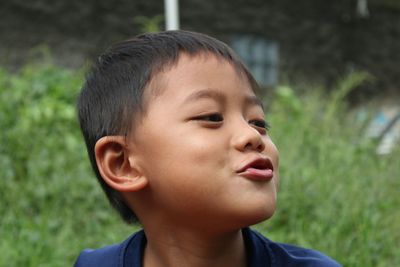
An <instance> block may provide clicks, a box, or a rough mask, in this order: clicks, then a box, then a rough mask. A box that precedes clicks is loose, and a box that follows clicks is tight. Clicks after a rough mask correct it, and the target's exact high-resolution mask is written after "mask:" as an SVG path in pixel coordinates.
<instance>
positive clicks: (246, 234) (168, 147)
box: [75, 31, 339, 267]
mask: <svg viewBox="0 0 400 267" xmlns="http://www.w3.org/2000/svg"><path fill="white" fill-rule="evenodd" d="M257 90H258V87H257V83H256V82H255V80H254V78H253V77H252V75H251V74H250V73H249V72H248V70H247V68H246V67H245V66H244V65H243V64H242V62H241V61H240V60H239V59H238V57H237V56H236V55H235V54H234V52H233V51H232V50H231V49H230V48H229V47H227V46H226V45H225V44H223V43H222V42H220V41H217V40H215V39H213V38H211V37H209V36H206V35H202V34H199V33H193V32H186V31H169V32H162V33H156V34H144V35H140V36H137V37H135V38H133V39H131V40H128V41H125V42H122V43H119V44H117V45H115V46H113V47H111V48H110V49H109V51H107V52H106V53H105V54H104V55H102V56H101V57H100V58H99V60H98V62H97V64H96V65H95V66H94V67H93V69H92V71H91V72H90V74H89V75H88V77H87V80H86V83H85V85H84V87H83V90H82V92H81V95H80V97H79V100H78V112H79V119H80V125H81V128H82V132H83V135H84V137H85V141H86V144H87V148H88V152H89V157H90V159H91V163H92V166H93V168H94V170H95V173H96V175H97V178H98V180H99V182H100V184H101V185H102V187H103V189H104V191H105V193H106V194H107V197H108V199H109V201H110V202H111V204H112V205H113V206H114V207H115V208H116V209H117V211H118V212H119V213H120V215H121V216H122V218H123V219H124V220H125V221H126V222H128V223H132V222H135V221H139V222H140V223H141V224H142V225H143V230H142V231H139V232H138V233H135V234H133V235H132V236H131V237H129V238H128V239H127V240H125V241H124V242H122V243H120V244H116V245H113V246H108V247H104V248H101V249H98V250H85V251H83V252H82V253H81V255H80V256H79V258H78V259H77V262H76V264H75V266H77V267H80V266H96V267H99V266H121V267H122V266H124V267H128V266H129V267H133V266H135V267H138V266H144V267H158V266H178V267H179V266H189V267H197V266H207V267H212V266H219V267H224V266H226V267H232V266H237V267H245V266H251V267H256V266H339V265H338V264H337V263H336V262H334V261H333V260H331V259H330V258H328V257H327V256H325V255H323V254H321V253H319V252H316V251H313V250H308V249H303V248H299V247H295V246H291V245H286V244H279V243H274V242H272V241H270V240H268V239H266V238H265V237H263V236H262V235H260V234H259V233H257V232H254V231H252V230H250V229H249V228H248V226H250V225H253V224H256V223H259V222H261V221H264V220H266V219H268V218H270V217H271V216H272V214H273V213H274V211H275V203H276V192H277V186H278V182H279V174H278V151H277V149H276V147H275V146H274V144H273V143H272V141H271V139H270V138H269V136H268V124H267V123H266V122H265V120H264V111H263V106H262V104H261V102H260V101H259V100H258V98H257V97H256V95H255V92H256V91H257Z"/></svg>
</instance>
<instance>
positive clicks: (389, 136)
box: [376, 120, 400, 155]
mask: <svg viewBox="0 0 400 267" xmlns="http://www.w3.org/2000/svg"><path fill="white" fill-rule="evenodd" d="M399 141H400V120H397V121H396V122H395V124H394V125H393V126H392V127H390V129H389V131H388V132H387V133H386V134H385V135H384V136H383V138H382V141H381V142H380V143H379V145H378V147H377V148H376V153H378V154H379V155H386V154H390V152H392V150H393V149H394V147H395V146H396V144H397V143H398V142H399Z"/></svg>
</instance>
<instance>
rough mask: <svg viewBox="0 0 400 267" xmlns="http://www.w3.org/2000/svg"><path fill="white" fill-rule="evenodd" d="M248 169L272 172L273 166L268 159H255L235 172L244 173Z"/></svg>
mask: <svg viewBox="0 0 400 267" xmlns="http://www.w3.org/2000/svg"><path fill="white" fill-rule="evenodd" d="M249 168H253V169H259V170H272V171H274V166H273V164H272V161H271V160H270V159H269V158H267V157H257V158H256V159H253V160H251V161H249V162H248V163H246V164H244V165H243V166H242V167H241V168H240V169H238V170H237V171H236V173H241V172H244V171H246V170H247V169H249Z"/></svg>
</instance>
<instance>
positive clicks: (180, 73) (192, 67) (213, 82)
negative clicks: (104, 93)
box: [145, 52, 256, 100]
mask: <svg viewBox="0 0 400 267" xmlns="http://www.w3.org/2000/svg"><path fill="white" fill-rule="evenodd" d="M233 85H237V86H240V87H242V88H243V89H244V91H248V93H250V94H252V95H255V90H256V88H254V87H255V86H254V84H253V83H252V82H251V81H250V80H249V77H248V76H247V75H246V71H245V69H243V68H242V66H241V65H239V64H235V63H234V62H231V61H228V60H227V59H225V58H223V57H222V56H218V55H214V54H212V53H208V52H204V53H200V54H196V55H189V54H187V53H181V54H180V55H179V58H178V60H177V61H176V62H174V63H173V64H170V65H167V66H165V67H164V68H163V69H161V70H160V71H158V72H157V73H155V74H154V75H153V77H152V79H151V80H150V82H149V84H148V86H147V88H146V91H145V96H146V98H147V99H148V100H154V98H157V97H159V96H161V95H163V94H174V95H178V94H182V95H184V94H185V93H189V92H190V91H191V90H200V89H206V88H212V89H216V90H217V91H218V90H219V91H223V93H225V94H229V93H230V92H233V90H229V88H230V87H232V86H233Z"/></svg>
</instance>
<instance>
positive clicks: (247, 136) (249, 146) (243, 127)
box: [233, 122, 265, 152]
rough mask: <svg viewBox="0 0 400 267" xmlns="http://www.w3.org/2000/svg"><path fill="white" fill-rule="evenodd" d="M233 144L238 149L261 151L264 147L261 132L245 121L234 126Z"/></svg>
mask: <svg viewBox="0 0 400 267" xmlns="http://www.w3.org/2000/svg"><path fill="white" fill-rule="evenodd" d="M233 145H234V147H235V148H236V149H237V150H239V151H246V150H254V151H257V152H262V151H264V149H265V142H264V140H263V137H262V135H261V133H260V132H258V131H257V130H256V129H255V128H253V127H252V126H251V125H249V124H248V123H247V122H245V123H241V124H240V125H239V126H238V127H236V129H235V135H234V137H233Z"/></svg>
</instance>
